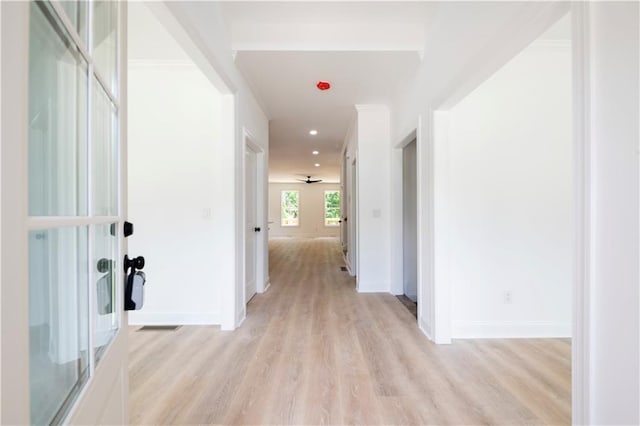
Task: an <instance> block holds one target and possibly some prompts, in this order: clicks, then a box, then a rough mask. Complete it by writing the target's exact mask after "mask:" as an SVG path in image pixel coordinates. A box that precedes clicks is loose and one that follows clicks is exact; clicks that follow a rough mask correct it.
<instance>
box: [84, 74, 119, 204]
mask: <svg viewBox="0 0 640 426" xmlns="http://www.w3.org/2000/svg"><path fill="white" fill-rule="evenodd" d="M93 94H94V96H93V99H94V101H93V105H92V109H93V115H92V117H93V122H92V126H93V131H92V136H93V138H92V144H91V150H92V157H93V158H92V160H91V161H92V173H93V188H92V189H93V192H92V194H93V210H92V212H91V213H92V215H93V216H116V215H117V214H118V199H117V195H118V188H117V184H118V179H117V173H118V168H117V161H116V160H117V155H118V152H117V149H116V148H117V141H118V140H117V135H118V131H117V128H116V125H117V118H116V110H115V107H114V105H113V104H112V103H111V101H110V100H109V98H108V97H107V94H106V93H105V91H104V90H103V88H102V86H101V85H100V84H99V83H98V82H97V80H93Z"/></svg>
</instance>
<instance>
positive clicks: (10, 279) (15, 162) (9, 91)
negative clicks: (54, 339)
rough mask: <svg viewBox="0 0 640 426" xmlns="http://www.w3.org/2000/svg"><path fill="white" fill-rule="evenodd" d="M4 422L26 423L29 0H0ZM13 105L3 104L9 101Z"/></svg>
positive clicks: (1, 337)
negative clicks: (17, 0)
mask: <svg viewBox="0 0 640 426" xmlns="http://www.w3.org/2000/svg"><path fill="white" fill-rule="evenodd" d="M0 8H2V22H1V24H0V31H1V34H2V36H1V43H2V45H1V46H2V47H1V55H2V56H1V62H2V81H1V86H2V101H1V104H2V107H3V108H2V144H1V145H0V151H1V158H2V165H1V172H2V178H1V179H2V187H1V188H0V197H1V198H0V200H1V203H2V225H1V229H2V241H1V247H2V258H1V264H2V268H1V269H0V274H1V275H0V280H1V281H0V282H1V286H2V287H1V292H2V298H1V299H0V303H1V309H2V310H1V313H2V319H1V324H2V332H1V333H0V339H1V344H0V348H1V353H2V358H1V359H2V365H1V366H0V370H1V371H2V375H1V391H0V396H1V402H0V406H1V407H2V418H0V423H2V424H28V423H29V418H30V416H29V291H28V285H27V283H28V282H29V278H28V270H29V269H28V260H27V259H28V251H27V229H26V224H25V218H26V216H27V194H28V187H27V158H28V155H27V149H28V135H27V123H28V118H27V117H28V96H27V94H28V84H29V81H28V79H29V72H28V70H29V68H28V58H29V55H28V54H27V53H26V52H28V51H29V43H28V40H29V8H30V2H2V4H1V5H0ZM9 105H10V106H11V107H10V108H7V106H9Z"/></svg>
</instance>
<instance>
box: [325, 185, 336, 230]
mask: <svg viewBox="0 0 640 426" xmlns="http://www.w3.org/2000/svg"><path fill="white" fill-rule="evenodd" d="M324 226H340V191H324Z"/></svg>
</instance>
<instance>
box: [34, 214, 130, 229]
mask: <svg viewBox="0 0 640 426" xmlns="http://www.w3.org/2000/svg"><path fill="white" fill-rule="evenodd" d="M121 220H123V218H122V217H120V216H93V217H87V216H85V217H74V216H71V217H58V216H51V217H44V216H42V217H29V218H27V228H28V229H29V230H31V231H37V230H41V229H51V228H64V227H69V226H89V225H108V224H110V223H116V222H120V221H121Z"/></svg>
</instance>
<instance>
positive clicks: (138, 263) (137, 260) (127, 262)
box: [124, 254, 144, 274]
mask: <svg viewBox="0 0 640 426" xmlns="http://www.w3.org/2000/svg"><path fill="white" fill-rule="evenodd" d="M143 268H144V257H142V256H138V257H134V258H133V259H129V256H128V255H126V254H125V255H124V272H125V274H126V273H127V272H128V271H129V269H132V272H133V273H135V271H136V270H138V271H139V270H141V269H143Z"/></svg>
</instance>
